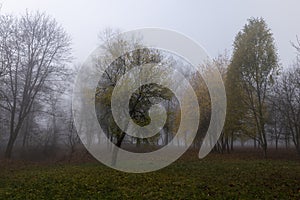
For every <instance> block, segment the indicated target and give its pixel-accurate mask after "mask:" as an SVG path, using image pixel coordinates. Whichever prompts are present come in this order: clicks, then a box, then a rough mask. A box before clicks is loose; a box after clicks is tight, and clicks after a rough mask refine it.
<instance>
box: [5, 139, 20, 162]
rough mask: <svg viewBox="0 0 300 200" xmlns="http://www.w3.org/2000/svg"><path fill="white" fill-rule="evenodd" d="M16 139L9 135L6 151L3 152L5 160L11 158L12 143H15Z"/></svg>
mask: <svg viewBox="0 0 300 200" xmlns="http://www.w3.org/2000/svg"><path fill="white" fill-rule="evenodd" d="M16 138H17V137H16V136H15V135H14V134H11V135H10V137H9V140H8V143H7V146H6V150H5V158H6V159H10V158H11V155H12V150H13V146H14V143H15V141H16Z"/></svg>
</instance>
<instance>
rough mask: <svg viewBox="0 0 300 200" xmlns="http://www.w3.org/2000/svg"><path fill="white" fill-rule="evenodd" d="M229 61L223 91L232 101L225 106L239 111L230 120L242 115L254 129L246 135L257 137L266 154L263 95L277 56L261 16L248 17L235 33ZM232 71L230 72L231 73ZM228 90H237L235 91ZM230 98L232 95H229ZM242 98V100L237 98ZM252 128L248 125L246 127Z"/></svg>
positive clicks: (272, 75) (272, 40) (271, 79)
mask: <svg viewBox="0 0 300 200" xmlns="http://www.w3.org/2000/svg"><path fill="white" fill-rule="evenodd" d="M233 46H234V51H233V57H232V61H231V64H230V67H229V70H228V78H232V79H234V80H235V81H232V80H228V81H232V83H231V85H230V84H229V83H228V84H229V85H228V87H230V88H231V89H228V90H227V92H230V94H228V98H229V99H228V100H229V101H228V102H229V106H230V104H235V105H233V108H230V109H229V110H232V111H234V110H237V111H239V112H240V111H242V110H243V109H240V108H239V107H243V106H245V109H246V110H245V111H246V112H245V111H243V113H241V115H240V114H238V115H236V119H234V120H233V121H234V124H236V125H238V124H239V123H240V122H243V120H242V119H238V118H240V117H242V116H243V115H246V116H245V117H246V119H247V122H248V123H249V127H250V128H252V127H254V128H255V132H254V133H251V134H249V132H248V135H249V136H251V137H254V138H255V139H257V140H258V142H259V145H260V147H261V148H262V150H263V153H264V156H265V157H266V154H267V133H266V110H267V109H266V107H267V99H266V97H267V95H268V91H269V89H270V86H271V85H272V84H273V82H274V81H273V78H274V76H275V75H276V74H277V72H278V58H277V52H276V48H275V45H274V39H273V36H272V33H271V31H270V29H269V28H268V26H267V24H266V22H265V21H264V19H262V18H252V19H249V20H248V23H247V24H246V25H245V26H244V28H243V30H242V31H240V32H239V33H238V35H237V36H236V38H235V41H234V45H233ZM231 73H232V75H231ZM230 90H237V91H236V92H234V91H230ZM231 98H233V99H231ZM241 100H242V101H241ZM250 130H251V132H252V129H250Z"/></svg>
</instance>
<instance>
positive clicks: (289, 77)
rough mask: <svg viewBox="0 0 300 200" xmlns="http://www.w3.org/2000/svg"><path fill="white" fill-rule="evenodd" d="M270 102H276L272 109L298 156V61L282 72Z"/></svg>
mask: <svg viewBox="0 0 300 200" xmlns="http://www.w3.org/2000/svg"><path fill="white" fill-rule="evenodd" d="M274 91H275V95H274V96H273V99H272V101H274V102H276V105H274V106H275V108H274V109H276V110H277V112H278V113H279V114H280V118H281V120H282V121H283V124H284V126H285V128H286V133H285V134H287V136H286V137H288V138H289V137H291V139H292V142H293V144H294V145H295V147H296V150H297V152H298V154H299V155H300V123H299V122H300V61H299V60H297V62H296V63H295V64H294V66H293V67H292V68H290V69H288V70H287V71H285V72H283V74H282V76H281V77H280V79H279V83H278V84H277V87H276V88H274Z"/></svg>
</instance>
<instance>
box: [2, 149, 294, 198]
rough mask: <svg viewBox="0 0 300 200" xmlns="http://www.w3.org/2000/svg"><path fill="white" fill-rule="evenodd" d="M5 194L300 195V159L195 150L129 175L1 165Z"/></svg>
mask: <svg viewBox="0 0 300 200" xmlns="http://www.w3.org/2000/svg"><path fill="white" fill-rule="evenodd" d="M0 199H22V200H24V199H300V162H299V161H297V160H287V159H269V160H263V159H260V158H255V157H251V156H249V157H246V156H245V155H242V156H234V155H214V154H212V155H210V156H208V157H207V158H205V159H203V160H198V159H197V156H196V152H191V153H188V155H187V154H186V155H185V156H184V157H183V158H182V159H180V160H178V161H176V162H175V163H173V164H172V165H170V166H169V167H167V168H164V169H162V170H159V171H156V172H151V173H146V174H128V173H123V172H118V171H115V170H113V169H110V168H108V167H106V166H104V165H102V164H99V163H96V162H91V163H85V164H74V163H73V164H35V163H17V164H16V163H6V164H3V162H2V165H1V172H0Z"/></svg>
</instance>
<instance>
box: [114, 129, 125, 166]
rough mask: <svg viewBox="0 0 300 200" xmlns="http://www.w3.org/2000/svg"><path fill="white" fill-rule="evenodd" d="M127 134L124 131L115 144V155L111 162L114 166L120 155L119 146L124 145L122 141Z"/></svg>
mask: <svg viewBox="0 0 300 200" xmlns="http://www.w3.org/2000/svg"><path fill="white" fill-rule="evenodd" d="M125 135H126V133H125V132H122V134H121V136H120V137H119V138H118V140H117V143H116V145H115V146H114V149H113V157H112V161H111V164H112V166H116V162H117V156H118V151H119V148H120V147H121V145H122V142H123V140H124V138H125Z"/></svg>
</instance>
